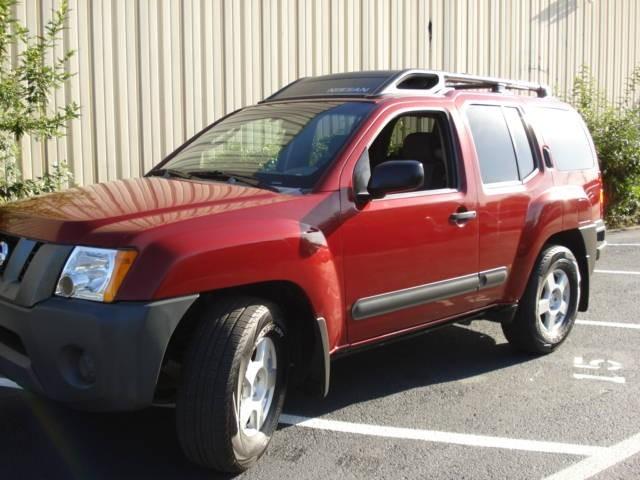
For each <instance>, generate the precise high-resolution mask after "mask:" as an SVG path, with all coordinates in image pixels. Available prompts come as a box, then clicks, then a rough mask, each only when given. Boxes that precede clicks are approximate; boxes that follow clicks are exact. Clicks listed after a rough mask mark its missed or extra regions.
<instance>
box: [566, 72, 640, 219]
mask: <svg viewBox="0 0 640 480" xmlns="http://www.w3.org/2000/svg"><path fill="white" fill-rule="evenodd" d="M639 94H640V67H638V68H636V69H635V71H634V72H633V74H632V75H631V76H630V77H629V79H628V82H627V89H626V93H625V95H624V96H623V98H622V99H620V100H619V101H618V102H611V101H609V100H607V99H606V97H605V96H604V94H603V92H602V91H601V90H600V89H599V88H598V86H597V83H596V81H595V79H594V78H593V76H592V75H591V72H590V71H589V70H588V69H587V68H585V67H583V68H582V70H581V72H580V74H579V75H578V77H576V79H575V81H574V84H573V90H572V98H571V101H572V103H573V105H574V106H575V107H576V108H577V110H578V111H579V112H580V113H581V114H582V116H583V118H584V120H585V122H586V124H587V126H588V127H589V130H590V132H591V135H592V136H593V141H594V143H595V146H596V150H597V152H598V158H599V160H600V168H601V169H602V177H603V183H604V192H605V220H606V222H607V224H608V225H609V226H610V227H619V226H625V225H631V224H638V223H640V101H639V100H638V95H639Z"/></svg>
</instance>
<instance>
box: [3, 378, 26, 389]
mask: <svg viewBox="0 0 640 480" xmlns="http://www.w3.org/2000/svg"><path fill="white" fill-rule="evenodd" d="M0 387H2V388H17V389H19V390H22V387H21V386H20V385H18V384H17V383H15V382H12V381H11V380H9V379H8V378H0Z"/></svg>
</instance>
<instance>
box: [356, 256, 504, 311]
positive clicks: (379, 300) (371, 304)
mask: <svg viewBox="0 0 640 480" xmlns="http://www.w3.org/2000/svg"><path fill="white" fill-rule="evenodd" d="M506 279H507V268H506V267H500V268H495V269H491V270H486V271H483V272H479V273H473V274H470V275H464V276H462V277H456V278H451V279H447V280H442V281H439V282H434V283H428V284H425V285H419V286H416V287H411V288H406V289H403V290H396V291H393V292H387V293H382V294H380V295H374V296H371V297H366V298H361V299H359V300H358V301H356V302H355V303H354V305H353V308H352V310H351V316H352V318H353V319H354V320H364V319H367V318H370V317H376V316H379V315H384V314H386V313H392V312H396V311H398V310H404V309H406V308H412V307H417V306H419V305H424V304H427V303H432V302H437V301H440V300H445V299H447V298H451V297H456V296H458V295H464V294H466V293H471V292H475V291H478V290H480V289H484V288H491V287H496V286H498V285H500V284H502V283H504V282H505V281H506Z"/></svg>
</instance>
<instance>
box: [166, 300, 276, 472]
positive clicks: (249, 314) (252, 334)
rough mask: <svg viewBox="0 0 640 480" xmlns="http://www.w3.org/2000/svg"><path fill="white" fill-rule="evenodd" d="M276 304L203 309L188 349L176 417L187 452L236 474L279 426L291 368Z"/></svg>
mask: <svg viewBox="0 0 640 480" xmlns="http://www.w3.org/2000/svg"><path fill="white" fill-rule="evenodd" d="M286 342H287V339H286V334H285V329H284V322H283V320H282V317H281V315H280V312H279V310H278V308H277V307H276V306H275V305H274V304H271V303H269V302H265V301H264V300H260V299H256V298H250V297H238V298H232V299H230V300H226V301H222V302H218V303H216V304H215V305H214V306H213V307H212V308H211V309H209V310H208V311H207V312H205V313H204V318H202V319H201V323H200V326H199V328H198V330H197V331H196V333H195V335H194V337H193V340H192V344H191V345H190V347H189V350H188V353H187V358H186V360H185V365H184V371H183V374H182V384H181V386H180V388H179V391H178V401H177V405H176V422H177V430H178V437H179V439H180V443H181V445H182V448H183V450H184V452H185V454H186V456H187V457H188V458H189V459H190V460H191V461H193V462H195V463H197V464H199V465H202V466H204V467H208V468H213V469H215V470H219V471H225V472H232V473H237V472H241V471H244V470H246V469H247V468H249V467H251V465H253V464H254V463H255V462H256V461H257V460H258V459H259V458H260V456H262V454H263V453H264V452H265V450H266V448H267V445H268V444H269V441H270V440H271V437H272V435H273V433H274V431H275V429H276V427H277V426H278V419H279V417H280V413H281V411H282V405H283V403H284V398H285V391H286V380H287V370H288V354H287V343H286Z"/></svg>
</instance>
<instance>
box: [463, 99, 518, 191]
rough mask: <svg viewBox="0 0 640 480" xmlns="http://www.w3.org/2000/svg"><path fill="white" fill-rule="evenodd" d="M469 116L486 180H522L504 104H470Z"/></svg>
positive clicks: (485, 181)
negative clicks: (503, 110)
mask: <svg viewBox="0 0 640 480" xmlns="http://www.w3.org/2000/svg"><path fill="white" fill-rule="evenodd" d="M467 118H468V119H469V125H470V126H471V133H472V135H473V141H474V143H475V146H476V152H477V154H478V161H479V162H480V173H481V174H482V182H483V183H497V182H509V181H514V180H519V176H518V166H517V164H516V154H515V151H514V150H513V143H512V141H511V134H510V133H509V128H508V127H507V122H506V120H505V118H504V115H503V114H502V107H500V106H497V105H496V106H494V105H470V106H469V107H468V108H467Z"/></svg>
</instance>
